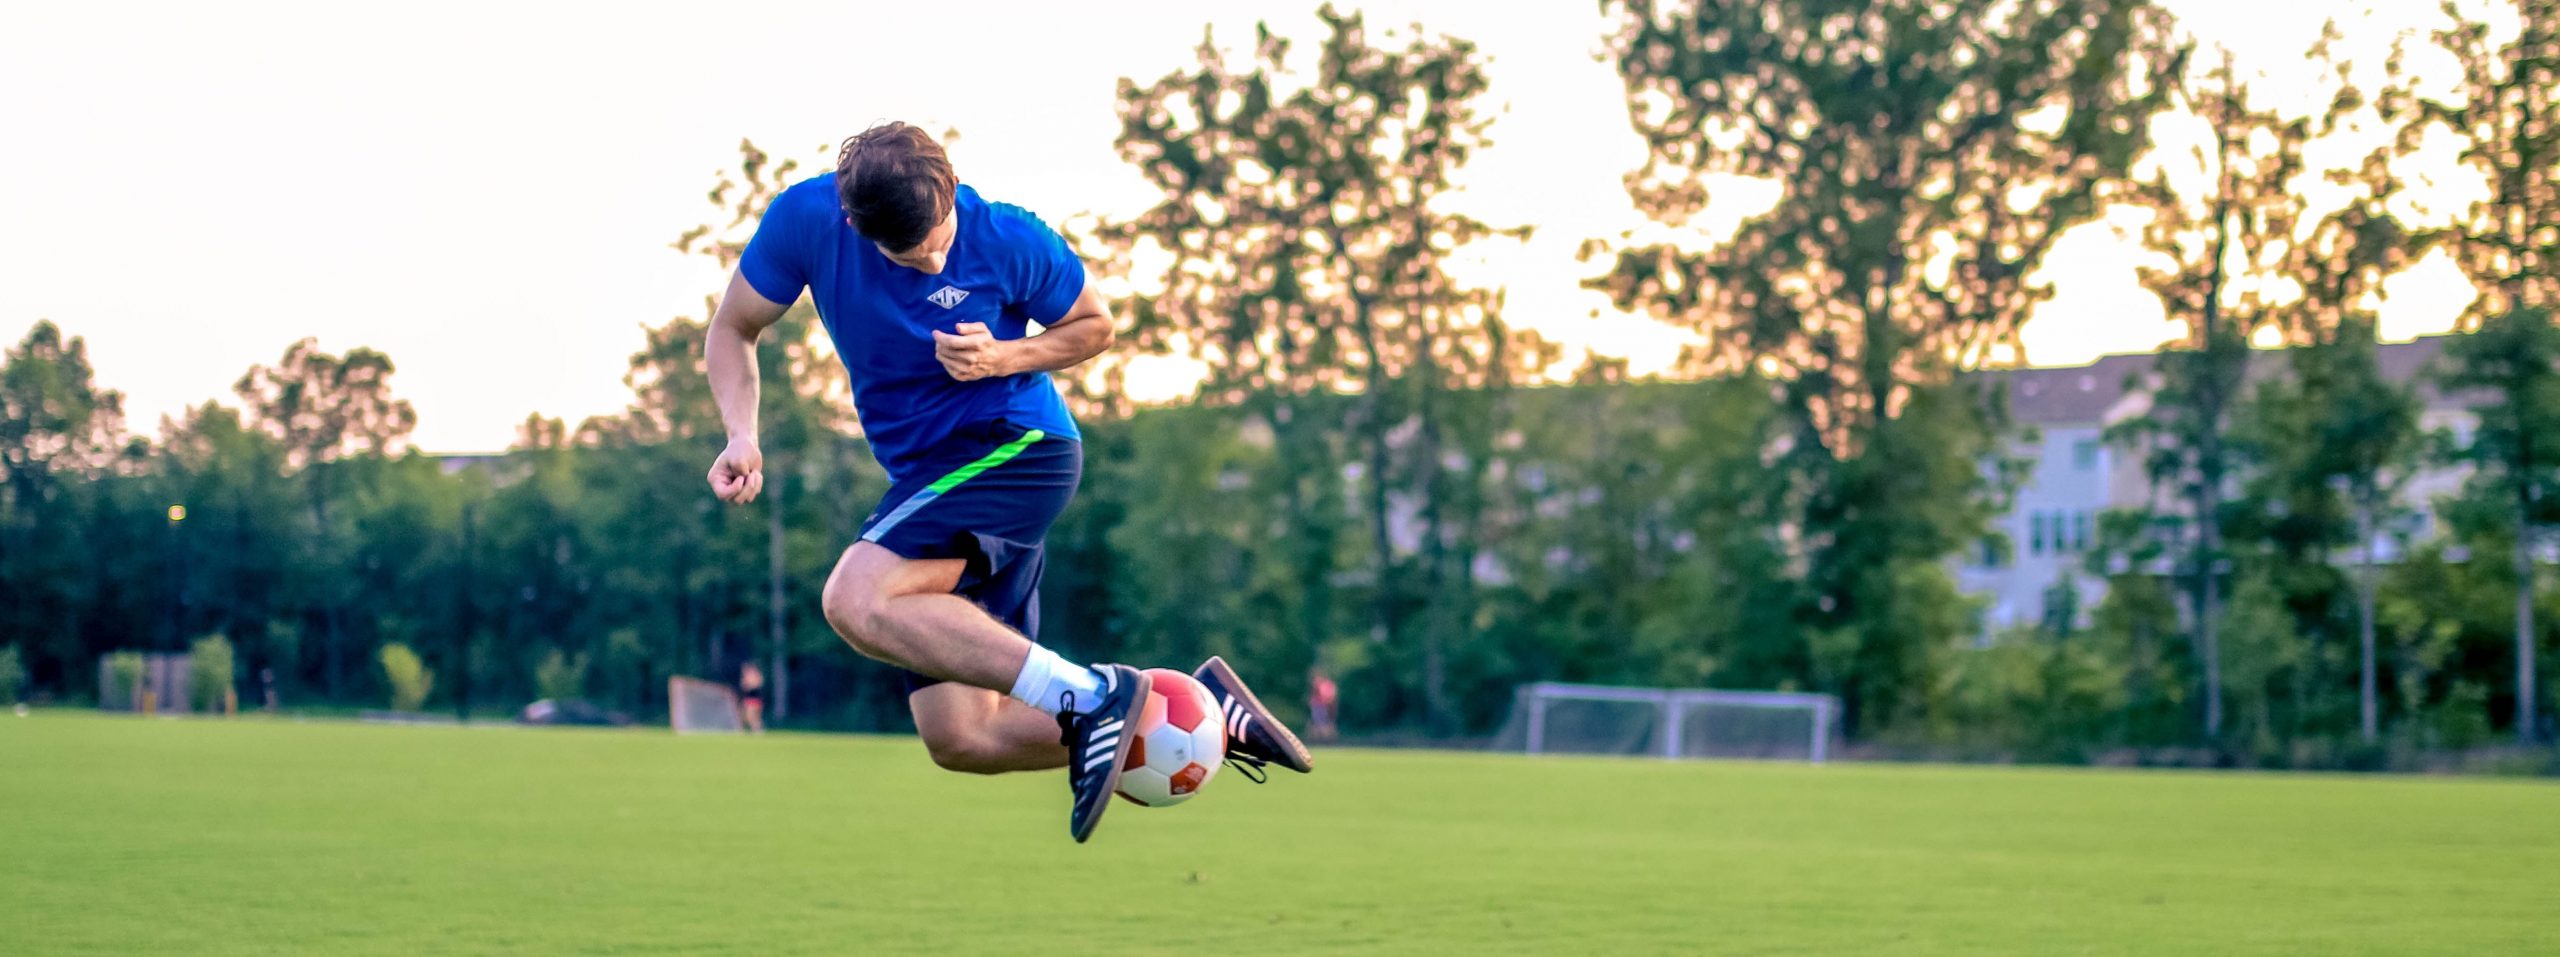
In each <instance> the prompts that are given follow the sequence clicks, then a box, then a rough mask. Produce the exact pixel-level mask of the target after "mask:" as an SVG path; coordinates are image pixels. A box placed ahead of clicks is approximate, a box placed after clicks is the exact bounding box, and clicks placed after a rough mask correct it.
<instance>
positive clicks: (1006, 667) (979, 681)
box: [825, 542, 1031, 694]
mask: <svg viewBox="0 0 2560 957" xmlns="http://www.w3.org/2000/svg"><path fill="white" fill-rule="evenodd" d="M968 567H969V565H968V562H967V561H966V560H964V559H958V558H932V559H909V558H901V557H899V556H898V554H897V553H896V552H892V551H890V550H888V549H886V548H882V547H880V546H878V545H874V544H872V543H870V542H857V543H855V544H854V546H853V547H852V548H848V549H845V552H844V557H843V558H842V559H840V560H838V561H837V562H836V570H835V573H834V574H832V575H829V576H827V591H826V598H825V608H826V613H827V623H828V624H830V625H833V626H835V629H836V634H837V635H840V636H842V637H843V638H844V640H845V643H846V644H849V645H852V646H853V650H855V651H859V652H861V653H863V654H864V655H865V656H867V657H870V658H875V659H878V660H880V661H885V662H888V663H890V664H893V665H897V666H898V667H901V668H905V669H907V670H909V671H913V672H917V673H919V674H926V675H931V676H933V677H936V678H941V679H943V680H946V681H957V682H960V683H961V684H964V685H969V686H971V687H977V688H985V689H987V690H989V691H993V692H995V693H997V694H1004V693H1006V692H1007V691H1010V690H1011V689H1012V688H1013V680H1014V678H1015V677H1016V676H1018V675H1020V674H1021V673H1022V662H1023V659H1025V658H1027V657H1029V656H1030V654H1031V640H1030V639H1028V638H1024V637H1022V635H1020V634H1019V633H1016V632H1015V631H1014V630H1013V629H1011V628H1007V627H1005V625H1004V623H1003V622H1000V621H997V620H995V618H994V617H992V616H990V615H988V614H987V612H986V610H985V609H982V608H979V607H978V606H977V605H975V604H973V603H971V602H970V601H969V600H968V599H966V598H962V597H960V596H958V595H954V594H952V593H951V592H952V590H953V589H956V588H959V587H960V574H961V573H962V572H964V571H966V570H967V569H968Z"/></svg>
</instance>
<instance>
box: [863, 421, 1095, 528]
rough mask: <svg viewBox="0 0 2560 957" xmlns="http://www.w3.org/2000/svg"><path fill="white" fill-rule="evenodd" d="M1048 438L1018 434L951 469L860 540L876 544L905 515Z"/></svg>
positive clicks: (1033, 433)
mask: <svg viewBox="0 0 2560 957" xmlns="http://www.w3.org/2000/svg"><path fill="white" fill-rule="evenodd" d="M1048 437H1049V433H1046V432H1043V431H1040V430H1039V429H1033V430H1031V431H1029V432H1025V433H1022V437H1021V438H1018V439H1015V440H1013V441H1011V442H1007V443H1005V444H1004V445H1002V446H999V447H998V448H997V449H996V450H995V451H993V452H989V453H987V454H986V455H983V456H980V457H979V458H978V460H977V461H975V462H971V463H969V464H967V465H963V466H961V467H959V468H956V469H953V470H951V474H949V475H945V476H943V477H941V478H938V479H934V480H933V484H931V485H927V486H925V487H924V491H921V492H917V493H916V494H915V495H914V496H913V497H911V498H909V499H907V500H906V501H904V502H900V503H898V507H897V508H896V509H894V510H892V511H891V512H890V513H889V516H888V517H887V518H883V519H881V520H880V524H877V525H873V526H871V530H870V531H868V532H864V533H862V540H863V541H866V542H877V541H879V540H880V537H881V536H883V535H887V534H889V530H890V529H892V528H896V527H897V525H898V523H899V522H903V521H906V520H907V516H909V515H913V514H915V513H916V510H917V509H920V508H923V507H924V506H925V503H927V502H931V501H933V500H934V499H937V498H941V497H942V493H944V492H948V491H951V490H952V489H955V488H958V487H960V483H962V482H966V481H968V480H970V479H973V478H977V477H978V473H980V472H984V471H986V470H988V469H991V468H995V467H996V466H999V465H1003V464H1004V463H1006V462H1010V461H1012V460H1013V457H1014V456H1017V455H1021V454H1022V450H1024V449H1027V448H1030V447H1031V443H1034V442H1038V441H1040V440H1041V439H1045V438H1048Z"/></svg>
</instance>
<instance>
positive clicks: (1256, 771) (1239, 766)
mask: <svg viewBox="0 0 2560 957" xmlns="http://www.w3.org/2000/svg"><path fill="white" fill-rule="evenodd" d="M1269 763H1271V762H1269V761H1265V760H1263V759H1261V758H1257V757H1254V756H1253V755H1250V754H1243V753H1239V752H1236V751H1233V750H1229V751H1228V752H1227V766H1228V767H1231V768H1234V769H1236V773H1237V774H1241V775H1244V779H1245V780H1247V781H1251V782H1253V783H1255V784H1261V783H1262V782H1264V781H1268V780H1271V772H1269V771H1265V770H1263V769H1262V767H1263V765H1266V764H1269Z"/></svg>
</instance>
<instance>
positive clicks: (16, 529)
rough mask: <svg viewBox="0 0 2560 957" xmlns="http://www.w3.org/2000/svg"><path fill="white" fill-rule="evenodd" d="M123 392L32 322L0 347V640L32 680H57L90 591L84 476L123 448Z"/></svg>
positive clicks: (55, 333) (109, 465) (91, 492)
mask: <svg viewBox="0 0 2560 957" xmlns="http://www.w3.org/2000/svg"><path fill="white" fill-rule="evenodd" d="M123 401H124V400H123V396H122V395H121V394H120V393H117V392H115V391H113V390H109V389H101V388H99V387H98V386H97V385H96V383H95V382H94V381H93V375H92V370H91V368H90V366H89V350H88V344H87V343H86V342H85V341H84V340H82V339H81V338H80V337H78V336H72V337H69V338H65V337H64V336H63V334H62V329H61V327H59V326H56V325H54V324H53V323H52V322H50V321H40V322H37V323H36V324H35V327H34V328H32V329H30V330H28V331H27V335H26V338H24V339H21V340H19V342H18V344H17V345H15V346H12V347H10V348H9V349H8V350H7V352H6V354H5V355H0V594H6V595H7V596H8V600H6V601H0V640H6V639H11V638H14V639H17V640H18V641H20V642H21V643H22V645H21V647H22V648H23V650H24V652H25V654H26V659H27V660H26V666H27V668H28V669H29V670H30V671H31V672H32V673H33V674H34V676H35V678H36V680H37V681H39V682H49V681H65V680H66V679H67V676H66V675H64V674H63V673H62V672H63V671H65V670H68V669H69V668H70V667H72V666H73V662H74V661H75V660H76V659H77V658H78V657H80V655H79V648H80V634H81V631H82V629H83V612H84V611H87V610H89V609H90V608H91V607H92V606H93V605H94V601H93V599H94V598H95V597H96V596H97V594H98V593H99V587H98V586H99V582H98V579H97V578H96V577H95V576H93V575H92V574H90V572H89V570H88V569H87V568H86V567H85V566H86V565H88V564H89V558H90V556H91V555H93V554H95V552H94V550H93V549H92V548H90V547H88V545H87V544H84V542H83V541H82V539H83V538H84V537H85V536H83V534H82V532H83V530H84V527H85V526H88V525H89V524H90V523H89V521H88V519H89V518H90V517H91V516H92V515H93V514H94V513H93V511H92V510H93V508H94V507H95V505H96V502H97V500H98V496H97V494H96V493H97V492H98V488H97V486H95V485H93V484H92V483H93V482H94V481H95V480H97V479H99V478H102V477H104V476H105V475H106V474H107V473H108V472H109V470H111V469H113V468H115V467H117V465H118V464H119V460H120V459H121V458H122V457H123V456H124V453H125V451H126V449H125V446H124V443H125V436H124V414H123Z"/></svg>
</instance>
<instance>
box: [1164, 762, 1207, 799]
mask: <svg viewBox="0 0 2560 957" xmlns="http://www.w3.org/2000/svg"><path fill="white" fill-rule="evenodd" d="M1207 783H1209V771H1208V769H1206V768H1203V767H1201V766H1199V765H1197V764H1191V765H1184V766H1183V768H1182V770H1180V771H1176V772H1174V773H1173V776H1172V777H1171V778H1170V779H1168V780H1167V781H1166V782H1165V784H1166V792H1165V793H1167V794H1171V795H1174V796H1176V797H1189V796H1191V793H1192V792H1194V791H1198V790H1200V786H1201V785H1203V784H1207Z"/></svg>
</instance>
